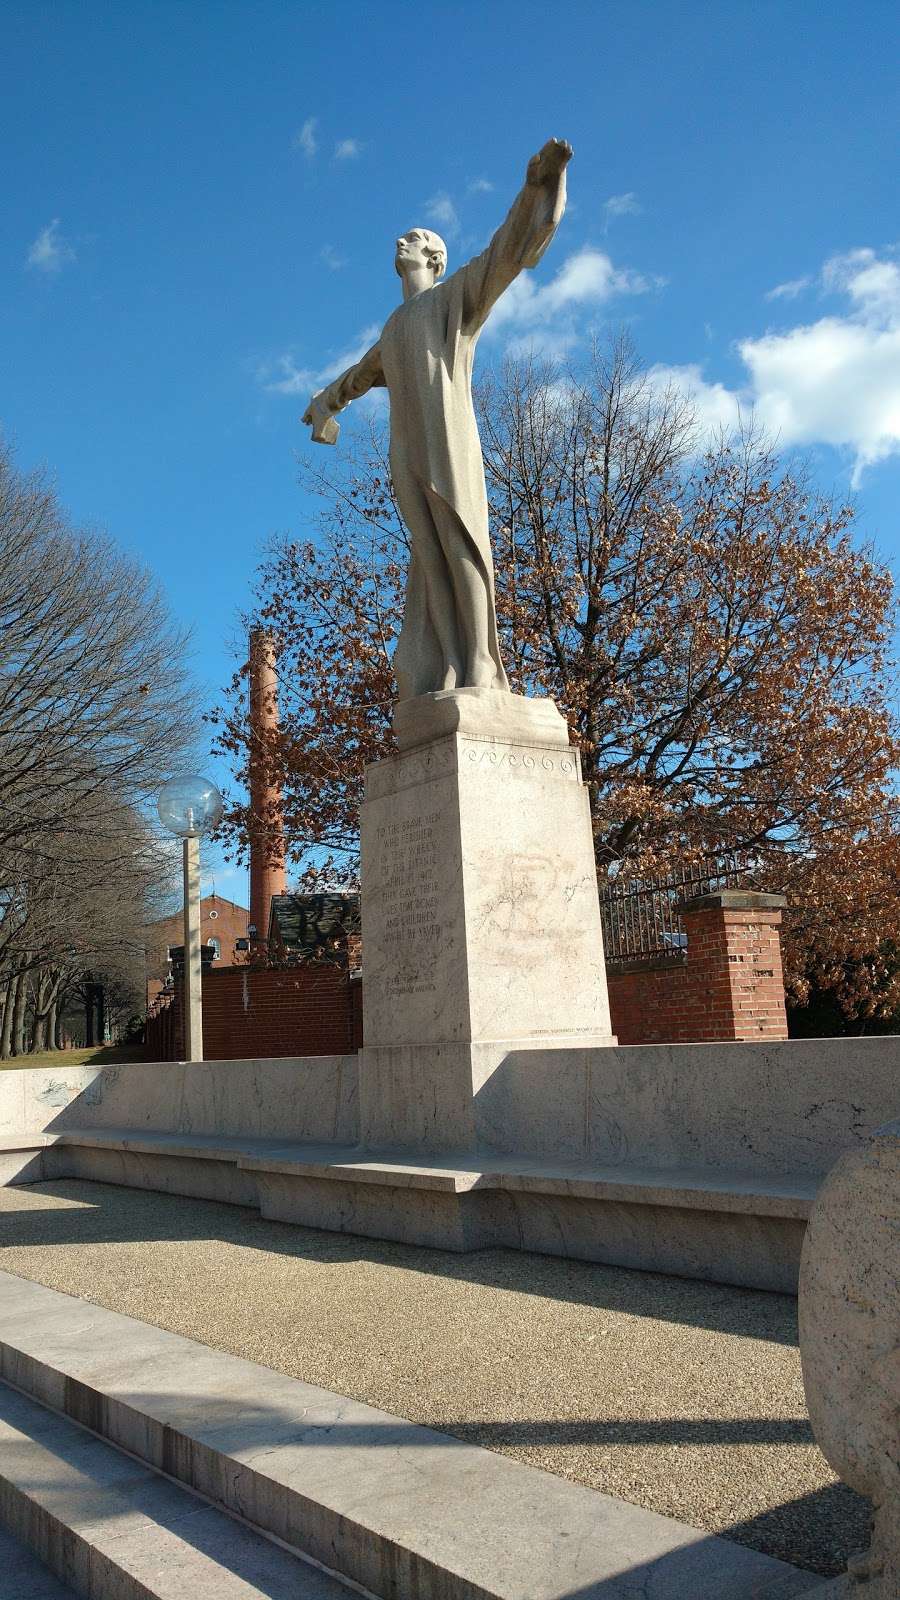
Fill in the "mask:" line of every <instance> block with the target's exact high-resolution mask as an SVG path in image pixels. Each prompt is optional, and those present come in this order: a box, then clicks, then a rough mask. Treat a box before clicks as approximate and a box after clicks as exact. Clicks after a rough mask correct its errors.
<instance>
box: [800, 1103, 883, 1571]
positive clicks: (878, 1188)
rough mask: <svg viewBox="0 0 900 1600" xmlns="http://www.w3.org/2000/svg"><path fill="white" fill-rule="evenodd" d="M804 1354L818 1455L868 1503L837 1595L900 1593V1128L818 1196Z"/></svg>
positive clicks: (838, 1173)
mask: <svg viewBox="0 0 900 1600" xmlns="http://www.w3.org/2000/svg"><path fill="white" fill-rule="evenodd" d="M800 1355H801V1360H802V1363H803V1382H804V1385H805V1388H806V1402H807V1405H808V1407H809V1415H810V1420H811V1422H812V1426H813V1432H814V1433H815V1436H816V1440H817V1443H818V1445H819V1448H820V1449H821V1450H822V1452H823V1454H824V1455H825V1456H826V1458H827V1460H828V1461H829V1462H830V1464H831V1466H832V1467H833V1468H834V1470H835V1472H837V1473H839V1474H840V1476H841V1477H842V1478H843V1479H844V1481H845V1482H846V1483H848V1484H849V1485H850V1487H851V1488H853V1489H856V1490H857V1492H858V1493H859V1494H863V1495H867V1496H868V1497H869V1498H870V1499H871V1500H872V1503H873V1509H874V1524H873V1531H872V1542H871V1544H870V1546H869V1548H868V1550H866V1551H864V1552H863V1553H861V1554H860V1555H858V1556H855V1557H854V1558H853V1559H852V1560H851V1562H850V1566H849V1570H848V1574H847V1578H846V1580H845V1585H844V1588H843V1590H842V1591H840V1592H843V1593H845V1594H847V1595H848V1596H852V1595H855V1594H857V1593H858V1594H859V1600H897V1596H898V1595H900V1121H898V1122H888V1123H886V1124H885V1125H884V1126H883V1127H881V1128H877V1129H876V1130H875V1131H874V1133H872V1134H870V1135H869V1137H868V1138H867V1139H866V1140H865V1142H864V1143H863V1144H862V1146H861V1147H860V1148H859V1149H858V1150H854V1151H851V1152H850V1153H849V1154H847V1155H845V1156H843V1157H842V1158H841V1160H840V1161H839V1162H838V1163H837V1166H835V1167H833V1168H832V1170H831V1172H830V1173H829V1175H828V1177H827V1178H826V1180H825V1183H824V1184H823V1186H822V1188H821V1189H820V1191H819V1194H818V1197H817V1199H816V1203H815V1205H814V1206H813V1209H812V1214H811V1216H810V1220H809V1227H808V1229H807V1233H806V1239H805V1241H804V1245H803V1255H802V1259H801V1265H800Z"/></svg>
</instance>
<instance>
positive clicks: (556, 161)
mask: <svg viewBox="0 0 900 1600" xmlns="http://www.w3.org/2000/svg"><path fill="white" fill-rule="evenodd" d="M571 159H572V146H571V145H570V144H569V143H568V142H567V141H566V140H565V139H548V140H547V143H546V144H545V145H544V146H543V147H542V148H541V149H540V150H539V151H538V153H537V155H535V156H532V158H531V160H530V161H529V163H528V167H527V169H526V172H525V183H524V186H523V187H522V189H521V190H520V192H519V194H518V195H517V196H516V198H515V200H514V201H513V204H512V207H511V209H510V212H509V215H508V217H507V218H506V221H505V222H504V223H502V224H501V226H500V227H499V228H498V229H497V232H496V233H495V234H494V237H493V239H492V240H491V242H490V244H489V245H488V247H487V249H486V250H485V251H483V252H482V254H481V255H480V256H476V257H475V258H474V260H472V261H470V262H469V264H468V266H466V267H464V268H463V271H464V272H465V275H466V288H465V325H466V331H467V332H469V333H474V332H476V331H477V330H478V329H479V328H480V327H481V325H482V323H483V322H484V321H485V319H486V317H487V315H488V313H489V311H490V309H491V307H492V306H493V304H494V302H495V301H496V300H498V299H499V297H500V295H501V294H502V293H503V291H504V289H507V288H508V287H509V285H510V284H511V283H512V281H513V279H514V278H517V277H518V275H519V273H520V272H522V271H523V269H524V268H526V267H536V266H537V264H538V262H539V261H540V259H541V256H542V255H543V254H544V251H545V250H546V248H547V246H548V244H549V243H550V240H551V239H552V238H553V235H554V234H555V232H556V230H557V228H558V227H559V224H560V220H561V218H562V214H563V212H564V211H565V209H566V167H567V166H568V164H569V162H570V161H571Z"/></svg>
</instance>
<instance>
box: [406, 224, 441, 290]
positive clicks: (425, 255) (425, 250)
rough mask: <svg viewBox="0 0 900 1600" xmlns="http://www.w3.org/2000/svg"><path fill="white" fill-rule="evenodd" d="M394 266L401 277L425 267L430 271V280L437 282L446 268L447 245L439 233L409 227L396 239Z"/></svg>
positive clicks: (428, 229) (427, 229)
mask: <svg viewBox="0 0 900 1600" xmlns="http://www.w3.org/2000/svg"><path fill="white" fill-rule="evenodd" d="M394 266H395V267H396V269H397V271H398V273H399V275H400V277H401V278H405V277H406V276H407V275H408V274H409V273H411V272H415V273H417V274H418V273H419V272H420V271H421V270H422V269H423V268H425V269H427V270H428V271H429V272H430V273H431V280H432V282H433V283H437V281H438V278H442V277H443V276H444V273H445V272H446V270H447V246H446V245H445V243H444V241H443V239H442V238H441V236H440V234H439V233H432V231H431V229H430V228H410V230H409V232H408V233H403V234H401V235H400V238H399V239H398V240H397V253H396V255H395V257H394Z"/></svg>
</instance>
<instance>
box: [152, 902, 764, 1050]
mask: <svg viewBox="0 0 900 1600" xmlns="http://www.w3.org/2000/svg"><path fill="white" fill-rule="evenodd" d="M753 902H758V903H756V904H754V903H753ZM682 919H683V923H684V927H685V931H686V933H687V938H688V943H687V959H686V960H685V961H683V962H680V961H679V962H677V963H674V962H672V961H671V960H666V961H664V962H660V963H659V964H657V965H656V966H649V965H647V966H634V967H631V968H630V969H622V968H614V967H610V968H608V969H607V981H608V984H609V1002H610V1010H611V1012H612V1025H613V1032H614V1033H615V1034H617V1035H618V1039H619V1043H620V1044H693V1043H705V1042H707V1043H708V1042H713V1041H715V1040H735V1039H744V1040H749V1039H757V1040H763V1039H786V1038H787V1036H788V1035H787V1016H786V1013H785V1008H784V982H783V978H782V970H781V942H780V938H779V932H778V930H779V925H780V923H781V911H780V910H779V909H778V908H777V897H775V896H770V895H751V894H743V893H739V892H738V891H728V892H725V893H723V894H721V895H715V896H707V897H706V898H705V899H704V900H698V901H696V902H693V903H691V904H689V905H687V906H685V907H684V908H683V909H682ZM362 1035H363V985H362V982H361V980H360V978H359V976H358V975H356V976H353V977H351V976H350V974H349V973H348V972H347V970H346V968H341V967H337V966H330V965H327V964H325V963H324V962H323V963H319V964H317V965H314V966H307V967H288V968H264V967H231V968H219V969H218V970H217V969H215V968H214V969H213V970H212V971H209V972H205V973H204V974H203V1053H204V1055H205V1056H206V1058H207V1060H208V1061H222V1060H225V1061H228V1060H232V1061H233V1060H240V1059H245V1058H254V1057H263V1056H316V1055H344V1054H348V1053H352V1052H353V1051H355V1050H358V1049H359V1048H360V1047H361V1045H362ZM182 1048H183V1047H182V1032H181V1008H180V997H178V996H176V998H175V1000H174V1002H173V1003H172V1004H171V1005H170V1006H169V1007H168V1009H165V1010H163V1011H162V1012H161V1013H160V1014H159V1015H157V1016H155V1017H151V1018H150V1019H149V1020H148V1024H147V1035H146V1045H145V1053H146V1055H147V1058H148V1060H151V1061H167V1060H176V1059H178V1058H179V1056H180V1054H181V1050H182Z"/></svg>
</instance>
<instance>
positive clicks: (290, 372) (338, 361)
mask: <svg viewBox="0 0 900 1600" xmlns="http://www.w3.org/2000/svg"><path fill="white" fill-rule="evenodd" d="M380 332H381V329H380V327H379V325H378V323H377V322H373V323H370V325H369V326H368V327H367V328H363V330H362V332H361V333H360V334H359V336H358V338H357V339H355V340H354V342H353V344H351V345H349V346H348V348H347V349H345V350H341V351H340V352H339V353H338V354H337V355H335V356H334V357H333V358H332V359H331V360H330V361H327V362H326V363H325V365H324V366H323V367H319V368H316V367H298V365H297V362H296V358H295V356H294V353H293V351H291V350H286V351H284V352H283V353H282V354H281V355H279V356H275V357H274V358H273V359H272V360H270V361H263V362H261V363H260V364H259V365H258V366H257V369H256V378H257V382H258V383H260V384H261V386H262V387H263V389H265V390H266V391H267V393H268V394H299V395H303V396H304V397H308V396H310V395H312V394H314V393H315V392H316V390H318V389H321V388H322V387H323V386H324V385H325V384H326V383H330V382H331V380H332V378H337V377H340V374H341V373H342V372H346V370H347V368H348V367H352V366H353V365H354V364H355V363H356V362H357V361H359V359H360V357H362V356H364V355H365V353H366V351H367V350H369V349H370V348H371V346H372V345H373V344H374V343H375V340H376V339H377V338H378V335H379V333H380Z"/></svg>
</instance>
